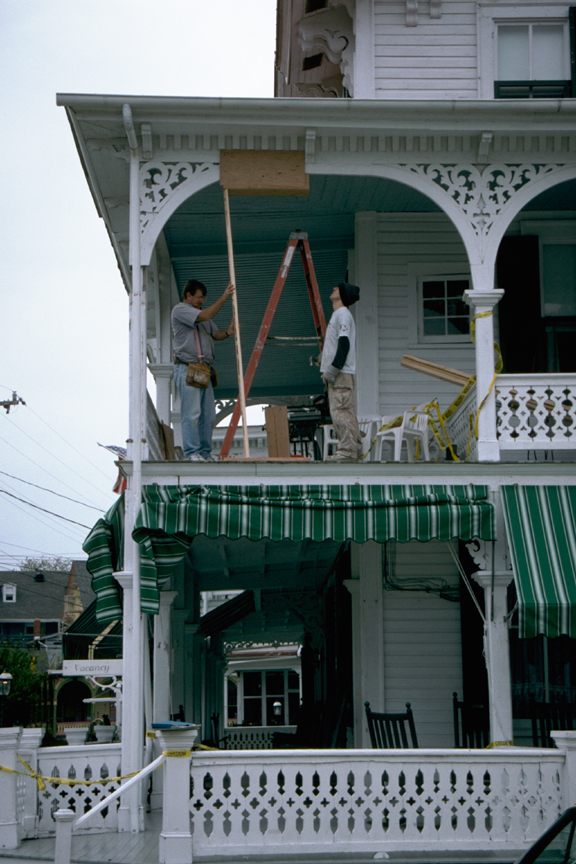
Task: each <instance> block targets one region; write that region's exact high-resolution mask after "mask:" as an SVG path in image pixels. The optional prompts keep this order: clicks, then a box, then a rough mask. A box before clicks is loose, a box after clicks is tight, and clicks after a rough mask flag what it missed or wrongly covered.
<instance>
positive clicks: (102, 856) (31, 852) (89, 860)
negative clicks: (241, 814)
mask: <svg viewBox="0 0 576 864" xmlns="http://www.w3.org/2000/svg"><path fill="white" fill-rule="evenodd" d="M161 823H162V814H161V813H160V812H155V813H152V814H150V813H149V814H147V815H146V822H145V825H146V827H145V830H144V831H143V832H142V833H140V834H130V833H128V832H122V833H118V832H115V831H114V832H109V833H93V834H77V835H76V836H73V837H72V855H71V864H158V838H159V834H160V830H161ZM55 845H56V839H55V837H43V838H41V839H39V840H23V841H22V845H21V846H20V848H19V849H10V850H5V851H2V852H0V859H4V860H5V861H6V864H8V861H12V862H14V864H40V862H45V861H54V852H55ZM517 857H518V855H517V854H514V853H510V855H508V856H507V855H506V854H504V853H503V852H501V851H500V852H498V853H490V852H472V851H471V852H469V853H467V854H462V852H461V851H455V852H449V851H446V850H437V849H435V850H430V852H408V851H406V852H402V851H399V852H392V853H388V854H387V855H386V856H384V855H382V857H381V858H380V857H379V856H378V853H376V855H375V854H374V853H373V852H372V853H356V854H352V853H349V852H348V853H340V854H339V853H337V852H334V851H331V852H324V853H318V854H316V855H299V854H297V853H296V854H294V853H292V854H290V853H289V854H287V855H269V856H267V855H265V854H264V855H250V854H242V853H241V852H239V853H237V854H235V855H209V856H206V855H198V854H195V855H194V862H206V864H208V862H209V864H294V861H297V864H328V862H337V864H368V862H374V861H380V860H381V861H383V862H384V864H512V862H513V861H515V860H516V859H517Z"/></svg>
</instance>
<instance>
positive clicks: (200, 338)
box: [171, 279, 235, 462]
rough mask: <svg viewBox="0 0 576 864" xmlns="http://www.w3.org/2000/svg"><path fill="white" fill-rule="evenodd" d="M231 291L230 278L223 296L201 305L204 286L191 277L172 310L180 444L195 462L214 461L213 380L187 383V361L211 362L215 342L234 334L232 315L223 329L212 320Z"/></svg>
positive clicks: (185, 453) (204, 290)
mask: <svg viewBox="0 0 576 864" xmlns="http://www.w3.org/2000/svg"><path fill="white" fill-rule="evenodd" d="M233 293H234V286H233V284H232V283H231V282H230V284H229V285H228V287H227V288H226V290H225V291H224V293H223V294H222V296H221V297H219V298H218V300H216V301H215V302H214V303H212V305H211V306H207V307H206V309H203V308H202V306H203V305H204V301H205V300H206V286H205V285H203V284H202V282H198V280H197V279H190V280H189V281H188V282H187V283H186V285H185V286H184V291H183V292H182V303H177V304H176V306H174V308H173V310H172V317H171V321H172V333H173V335H174V339H173V343H172V347H173V350H174V380H175V381H176V386H177V387H178V392H179V394H180V416H181V422H182V445H183V449H184V458H185V459H191V460H192V461H194V462H211V461H213V458H212V456H211V455H210V454H211V452H212V430H213V428H214V420H215V417H216V412H215V408H214V390H213V388H212V382H210V384H209V385H208V387H206V388H205V389H202V388H199V387H189V386H188V385H187V384H186V376H187V374H188V363H198V362H199V361H200V362H201V361H204V362H205V363H212V361H213V360H214V342H215V341H216V342H220V341H221V340H222V339H228V338H229V337H230V336H233V335H234V332H235V329H234V319H232V322H231V323H230V326H229V327H228V328H227V329H226V330H218V328H217V327H216V325H215V324H214V322H213V320H212V319H213V318H214V316H215V315H216V313H217V312H218V311H219V310H220V309H221V308H222V306H223V305H224V303H225V302H226V300H227V299H228V297H231V296H232V294H233ZM198 342H199V343H200V356H199V354H198Z"/></svg>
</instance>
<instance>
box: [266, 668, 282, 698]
mask: <svg viewBox="0 0 576 864" xmlns="http://www.w3.org/2000/svg"><path fill="white" fill-rule="evenodd" d="M266 695H267V696H283V695H284V672H266Z"/></svg>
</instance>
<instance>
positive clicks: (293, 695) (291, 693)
mask: <svg viewBox="0 0 576 864" xmlns="http://www.w3.org/2000/svg"><path fill="white" fill-rule="evenodd" d="M238 679H239V684H240V692H239V694H238V696H239V700H240V702H241V705H239V709H240V710H239V718H238V719H239V722H240V723H241V724H242V725H243V726H289V725H293V724H295V723H296V722H297V719H296V717H297V714H298V709H299V707H300V676H299V675H298V673H297V672H295V671H294V670H292V669H274V670H260V669H259V670H254V671H242V672H239V673H238Z"/></svg>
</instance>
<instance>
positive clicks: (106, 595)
mask: <svg viewBox="0 0 576 864" xmlns="http://www.w3.org/2000/svg"><path fill="white" fill-rule="evenodd" d="M122 506H123V505H122V504H121V503H120V502H117V503H116V505H114V507H113V508H111V510H110V511H108V513H107V514H106V516H105V517H104V519H101V520H99V521H98V523H97V524H96V525H95V527H94V528H93V529H92V531H91V532H90V534H89V535H88V538H87V539H86V542H85V544H84V550H85V551H86V552H87V553H88V556H89V557H88V565H87V566H88V569H89V570H90V572H91V573H92V574H93V576H94V581H93V588H94V591H95V592H96V595H97V597H98V602H99V607H98V612H97V614H98V618H99V619H100V620H112V619H113V618H117V617H118V615H119V613H120V603H119V599H118V592H117V585H116V582H115V580H114V578H113V575H112V573H113V571H114V570H116V569H118V568H119V567H120V560H121V559H120V558H119V556H118V550H119V548H120V540H119V539H118V538H117V537H116V531H117V530H118V526H120V523H121V519H120V515H119V512H118V511H119V509H121V507H122ZM197 534H205V535H206V536H207V537H210V538H212V539H216V538H217V537H221V536H225V537H228V538H229V539H231V540H237V539H239V538H240V537H247V538H248V539H250V540H261V539H263V538H269V539H270V540H295V541H301V540H305V539H308V540H313V541H316V542H318V543H321V542H322V541H323V540H328V539H331V540H336V541H337V542H344V541H345V540H354V541H356V542H357V543H364V542H366V541H367V540H376V541H377V542H379V543H385V542H386V541H387V540H392V539H395V540H398V541H399V542H401V543H405V542H408V541H409V540H420V541H427V540H444V541H447V540H454V539H457V538H460V539H462V540H471V539H472V538H473V537H478V538H480V539H483V540H492V539H494V537H495V529H494V509H493V506H492V504H491V503H490V501H489V493H488V488H487V487H486V486H473V485H461V486H432V485H411V486H406V485H402V486H392V485H377V486H360V485H353V486H145V487H144V488H143V491H142V506H141V508H140V511H139V512H138V515H137V518H136V523H135V527H134V530H133V532H132V537H133V538H134V540H136V541H137V542H138V543H139V544H140V548H141V595H142V611H143V612H149V613H152V614H155V613H156V612H157V611H158V589H159V585H161V584H162V583H163V582H164V581H165V580H166V579H167V578H168V577H169V576H170V575H171V574H172V573H173V571H174V569H175V568H176V566H177V565H178V564H179V562H180V561H181V560H182V558H183V557H184V555H185V554H186V552H187V550H188V548H189V546H190V544H191V543H192V540H193V539H194V537H195V536H196V535H197ZM107 547H108V549H109V551H107ZM246 587H247V588H249V587H250V586H249V585H247V586H246ZM114 598H116V599H114Z"/></svg>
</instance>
